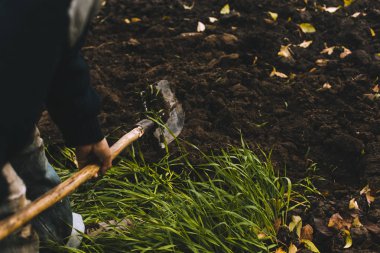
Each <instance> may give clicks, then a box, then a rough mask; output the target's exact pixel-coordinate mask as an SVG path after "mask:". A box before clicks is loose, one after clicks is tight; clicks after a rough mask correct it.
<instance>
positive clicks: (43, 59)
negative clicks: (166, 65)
mask: <svg viewBox="0 0 380 253" xmlns="http://www.w3.org/2000/svg"><path fill="white" fill-rule="evenodd" d="M99 6H100V0H54V1H51V0H0V34H1V39H0V85H1V86H0V87H1V92H0V94H1V95H0V96H1V97H0V116H1V121H0V220H1V219H3V218H5V217H7V216H9V215H10V214H13V213H16V212H17V211H18V210H20V209H21V208H23V207H24V206H25V205H27V204H28V203H29V202H30V201H31V200H34V199H36V198H38V197H39V196H41V195H42V194H43V193H45V192H47V191H48V190H50V189H51V188H53V187H54V186H56V185H57V184H59V183H60V179H59V177H58V175H57V174H56V172H55V171H54V169H53V168H52V167H51V165H50V164H49V163H48V161H47V159H46V156H45V153H44V146H43V141H42V139H41V138H40V135H39V132H38V129H36V127H35V125H36V123H37V122H38V120H39V117H40V115H41V112H42V111H43V109H44V108H46V109H47V110H48V111H49V114H50V115H51V118H52V119H53V120H54V121H55V123H56V124H57V125H58V127H59V128H60V130H61V132H62V134H63V136H64V139H65V141H66V143H67V145H69V146H71V147H76V155H77V159H78V163H79V167H83V166H84V165H86V164H87V162H88V161H89V160H92V159H97V160H98V161H99V162H100V163H101V171H102V173H105V172H106V170H107V169H108V168H109V167H110V166H111V152H110V149H109V146H108V143H107V141H106V140H105V139H104V136H103V134H102V133H101V130H100V127H99V124H98V121H97V118H96V117H97V115H98V113H99V110H100V102H99V98H98V97H97V95H96V94H95V92H94V91H93V90H92V89H91V87H90V85H89V83H90V81H89V72H88V69H87V66H86V64H85V62H84V60H83V59H82V57H81V56H80V47H81V46H82V44H83V40H84V37H85V33H86V29H87V26H88V24H89V20H90V19H91V18H92V17H93V16H94V14H95V13H96V11H97V9H98V7H99ZM83 228H84V225H83V221H82V219H81V216H80V215H78V214H73V213H72V211H71V209H70V205H69V200H68V199H67V198H65V199H64V200H62V201H60V202H59V203H57V204H56V205H54V206H53V207H51V208H50V209H48V210H46V211H45V212H43V213H42V214H41V215H39V216H38V217H37V218H36V219H34V220H33V221H32V224H31V226H30V225H28V226H25V227H24V228H22V229H20V230H19V231H17V232H16V233H13V234H12V235H10V236H8V237H7V238H5V239H3V240H1V241H0V249H1V250H0V251H1V252H2V253H10V252H17V253H24V252H39V247H40V246H39V244H41V245H44V244H45V243H46V242H48V241H53V242H55V243H60V244H66V245H69V246H74V247H75V246H79V243H80V237H75V236H74V234H76V233H77V232H76V231H77V230H82V231H83ZM40 252H48V251H47V250H46V249H41V251H40Z"/></svg>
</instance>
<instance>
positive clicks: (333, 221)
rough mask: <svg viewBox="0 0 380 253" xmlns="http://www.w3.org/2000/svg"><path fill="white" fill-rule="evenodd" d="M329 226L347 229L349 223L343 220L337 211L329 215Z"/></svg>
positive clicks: (349, 225)
mask: <svg viewBox="0 0 380 253" xmlns="http://www.w3.org/2000/svg"><path fill="white" fill-rule="evenodd" d="M327 226H328V227H329V228H335V229H336V230H342V229H349V228H350V227H351V223H349V222H347V221H345V220H344V219H343V218H342V216H340V214H339V213H335V214H333V215H332V216H331V218H330V220H329V223H328V225H327Z"/></svg>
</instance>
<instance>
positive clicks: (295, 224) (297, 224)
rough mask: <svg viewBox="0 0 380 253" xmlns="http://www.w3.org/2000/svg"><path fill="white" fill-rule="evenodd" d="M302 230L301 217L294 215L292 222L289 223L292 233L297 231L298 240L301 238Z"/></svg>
mask: <svg viewBox="0 0 380 253" xmlns="http://www.w3.org/2000/svg"><path fill="white" fill-rule="evenodd" d="M301 228H302V219H301V217H300V216H297V215H293V216H292V222H290V223H289V230H290V232H292V231H293V230H294V229H296V232H297V235H298V238H299V237H300V236H301Z"/></svg>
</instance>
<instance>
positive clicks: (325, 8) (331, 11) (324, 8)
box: [322, 6, 341, 13]
mask: <svg viewBox="0 0 380 253" xmlns="http://www.w3.org/2000/svg"><path fill="white" fill-rule="evenodd" d="M340 8H341V6H338V7H325V6H324V7H322V10H324V11H327V12H330V13H334V12H336V11H337V10H339V9H340Z"/></svg>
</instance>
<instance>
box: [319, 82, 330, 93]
mask: <svg viewBox="0 0 380 253" xmlns="http://www.w3.org/2000/svg"><path fill="white" fill-rule="evenodd" d="M329 89H331V85H330V84H329V83H324V84H323V86H322V88H319V89H318V90H317V91H326V90H329Z"/></svg>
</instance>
